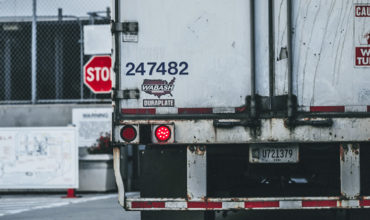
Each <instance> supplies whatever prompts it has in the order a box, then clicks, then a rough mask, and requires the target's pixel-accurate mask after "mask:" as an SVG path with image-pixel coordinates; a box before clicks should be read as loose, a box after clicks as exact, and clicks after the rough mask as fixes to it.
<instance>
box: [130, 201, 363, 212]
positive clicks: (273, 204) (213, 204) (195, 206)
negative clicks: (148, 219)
mask: <svg viewBox="0 0 370 220" xmlns="http://www.w3.org/2000/svg"><path fill="white" fill-rule="evenodd" d="M212 200H217V199H212ZM236 200H237V199H236ZM126 206H127V207H126V208H127V209H129V210H230V209H330V208H370V199H364V200H280V201H279V200H275V201H186V200H179V199H177V201H171V200H170V199H169V200H168V201H166V200H165V199H161V201H158V200H157V199H156V200H153V201H150V200H147V199H145V201H140V200H137V201H135V200H129V201H127V203H126Z"/></svg>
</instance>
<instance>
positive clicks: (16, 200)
mask: <svg viewBox="0 0 370 220" xmlns="http://www.w3.org/2000/svg"><path fill="white" fill-rule="evenodd" d="M0 219H1V220H21V219H22V220H23V219H27V220H36V219H37V220H64V219H71V220H85V219H86V220H102V219H106V220H108V219H109V220H111V219H112V220H115V219H124V220H139V219H140V213H139V212H126V211H124V209H123V208H122V207H121V206H120V205H119V204H118V202H117V194H116V193H113V194H83V195H82V197H80V198H74V199H66V198H62V195H6V196H1V195H0Z"/></svg>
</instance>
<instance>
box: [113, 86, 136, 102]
mask: <svg viewBox="0 0 370 220" xmlns="http://www.w3.org/2000/svg"><path fill="white" fill-rule="evenodd" d="M139 98H140V91H139V90H138V89H126V90H114V92H113V99H114V100H117V99H139Z"/></svg>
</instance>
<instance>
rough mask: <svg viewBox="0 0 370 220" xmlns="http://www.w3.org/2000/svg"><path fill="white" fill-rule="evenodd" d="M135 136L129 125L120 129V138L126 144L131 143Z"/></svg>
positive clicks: (133, 129)
mask: <svg viewBox="0 0 370 220" xmlns="http://www.w3.org/2000/svg"><path fill="white" fill-rule="evenodd" d="M136 136H137V131H136V129H135V128H134V127H133V126H131V125H125V126H124V127H123V128H122V129H121V138H122V139H123V140H124V141H126V142H131V141H133V140H135V138H136Z"/></svg>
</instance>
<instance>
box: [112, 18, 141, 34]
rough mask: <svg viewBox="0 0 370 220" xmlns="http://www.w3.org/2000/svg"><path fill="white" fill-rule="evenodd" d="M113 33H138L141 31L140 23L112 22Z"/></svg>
mask: <svg viewBox="0 0 370 220" xmlns="http://www.w3.org/2000/svg"><path fill="white" fill-rule="evenodd" d="M111 31H112V33H117V32H122V33H124V34H131V35H137V34H138V32H139V23H138V22H136V21H134V22H112V23H111Z"/></svg>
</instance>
